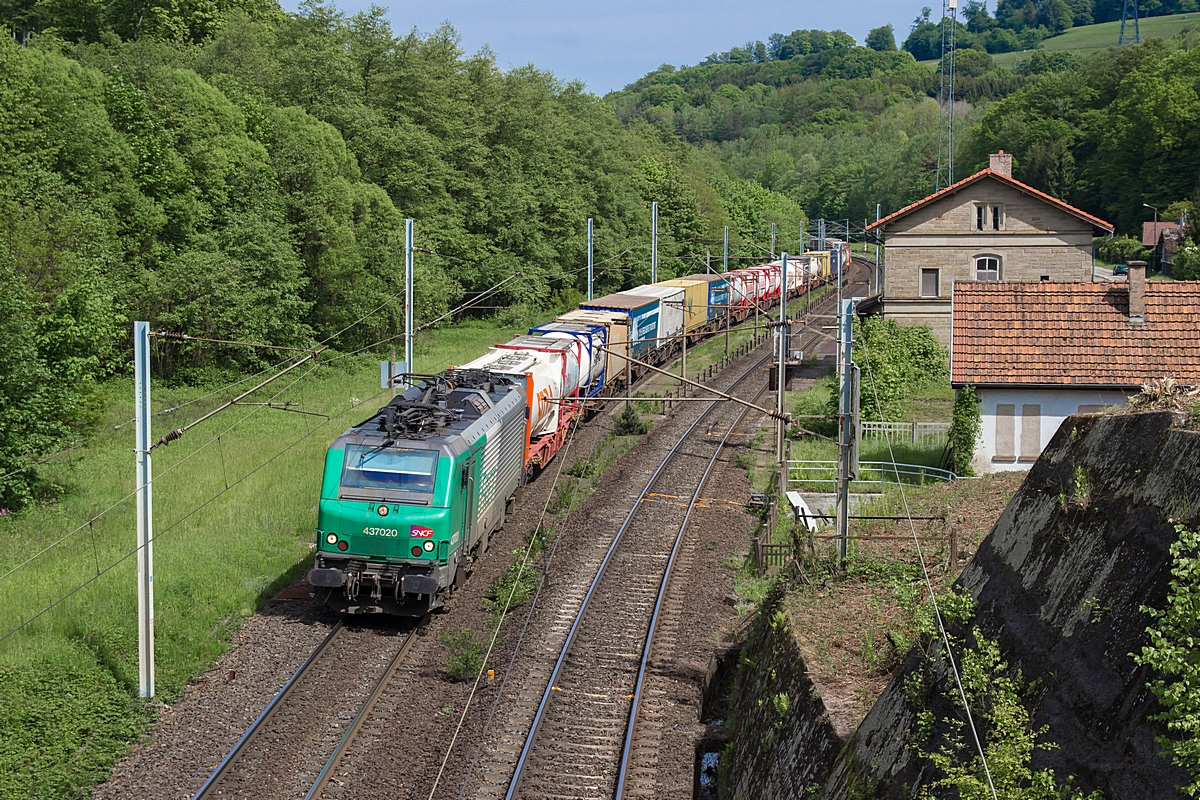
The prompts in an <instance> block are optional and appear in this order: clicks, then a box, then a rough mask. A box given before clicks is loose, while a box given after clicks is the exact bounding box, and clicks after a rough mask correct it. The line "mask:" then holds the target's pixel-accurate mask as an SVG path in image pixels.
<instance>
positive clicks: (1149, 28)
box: [935, 12, 1200, 67]
mask: <svg viewBox="0 0 1200 800" xmlns="http://www.w3.org/2000/svg"><path fill="white" fill-rule="evenodd" d="M1197 25H1200V12H1190V13H1187V14H1172V15H1170V16H1165V17H1146V18H1144V19H1142V20H1141V21H1140V26H1139V27H1140V29H1141V34H1142V41H1143V42H1144V41H1146V40H1147V39H1151V38H1154V37H1160V38H1163V39H1169V38H1171V37H1172V36H1174V35H1175V34H1177V33H1179V31H1180V30H1182V29H1183V28H1185V27H1195V26H1197ZM1126 32H1127V33H1128V32H1129V28H1128V27H1126ZM1120 33H1121V21H1120V20H1117V21H1115V22H1101V23H1098V24H1096V25H1084V26H1082V27H1079V28H1072V29H1071V30H1069V31H1067V32H1066V33H1063V34H1061V35H1059V36H1051V37H1050V38H1049V39H1046V40H1044V41H1043V42H1042V48H1043V49H1045V50H1055V51H1064V50H1065V51H1069V52H1071V53H1074V54H1075V55H1077V56H1081V57H1084V58H1086V57H1087V56H1092V55H1095V54H1096V53H1099V52H1100V51H1102V50H1106V49H1107V48H1109V47H1116V46H1117V39H1118V37H1119V36H1120ZM1029 53H1030V51H1028V50H1026V51H1022V52H1015V53H999V54H997V55H994V56H992V59H993V60H994V61H995V62H996V63H997V64H998V65H1001V66H1005V67H1016V66H1017V64H1019V63H1020V62H1022V61H1024V60H1025V59H1026V58H1029ZM935 63H936V62H935Z"/></svg>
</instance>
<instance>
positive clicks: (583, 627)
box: [505, 357, 767, 798]
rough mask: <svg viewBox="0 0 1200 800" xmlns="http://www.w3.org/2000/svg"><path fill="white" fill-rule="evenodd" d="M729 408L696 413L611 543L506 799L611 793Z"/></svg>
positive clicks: (730, 419) (729, 424) (728, 425)
mask: <svg viewBox="0 0 1200 800" xmlns="http://www.w3.org/2000/svg"><path fill="white" fill-rule="evenodd" d="M766 360H767V357H764V358H762V359H760V360H758V361H757V362H756V363H754V364H753V365H752V366H751V367H750V368H749V369H747V370H745V371H744V372H743V373H742V374H740V375H739V376H737V377H736V378H735V379H734V380H733V381H732V382H731V384H730V388H731V389H732V388H734V387H737V386H738V385H739V384H741V383H743V382H744V381H746V380H747V379H749V378H750V377H751V376H753V375H755V373H758V372H759V371H760V370H759V368H760V367H761V366H762V364H763V363H764V362H765V361H766ZM756 393H757V392H756ZM732 405H733V404H727V403H721V402H719V401H715V402H713V403H712V404H711V405H709V406H708V407H706V408H705V409H704V411H702V412H701V413H700V414H699V416H697V417H696V419H695V421H694V422H692V424H691V425H690V426H689V427H688V428H687V430H686V431H685V432H684V434H683V436H682V437H681V438H680V439H679V441H678V442H677V443H676V444H675V446H674V447H672V448H671V449H670V450H669V451H668V453H667V454H666V457H665V458H664V459H663V460H662V462H661V464H660V465H659V467H658V469H657V470H655V472H654V474H653V475H652V476H651V478H650V480H649V481H647V482H646V484H645V487H644V488H643V490H642V492H641V494H640V496H639V497H638V498H637V501H636V502H635V503H634V505H633V508H631V509H630V511H629V513H628V515H627V516H626V518H625V521H624V523H623V524H622V525H621V527H620V529H619V530H618V531H617V533H616V535H615V536H614V537H613V540H612V543H611V545H610V546H609V548H608V551H607V553H606V554H605V556H604V559H603V560H602V562H601V563H600V565H599V569H598V570H597V572H596V574H595V578H594V579H593V580H592V583H591V585H590V586H589V587H588V590H587V592H586V594H585V595H584V597H583V599H582V602H581V603H580V607H579V611H578V613H577V615H576V617H575V620H574V622H573V623H572V625H571V627H570V629H569V631H568V633H567V636H566V640H565V642H564V644H563V646H562V649H561V650H560V652H559V655H558V657H557V660H556V663H555V665H554V668H553V670H552V671H551V673H550V676H549V680H548V681H547V684H546V686H545V689H544V692H543V694H542V699H541V702H540V703H539V705H538V708H537V710H536V712H535V714H534V719H533V722H532V725H531V729H530V732H529V735H528V736H527V738H526V740H525V745H524V747H523V748H522V750H521V753H520V755H519V757H518V759H517V763H516V765H515V769H514V771H513V776H512V780H511V782H510V784H509V788H508V791H507V793H506V794H505V797H506V798H515V797H529V798H533V797H538V798H542V797H556V798H596V797H611V796H612V795H613V791H614V786H615V785H616V783H617V782H618V780H619V779H620V776H621V774H622V769H621V765H622V763H624V762H625V759H623V757H622V754H623V752H624V751H627V750H628V749H629V747H630V742H628V741H627V736H626V733H627V730H628V723H629V714H630V712H631V710H632V709H633V707H634V703H633V701H634V700H635V699H636V694H637V686H638V683H639V673H644V662H645V651H646V646H647V644H648V637H647V634H648V632H649V631H650V629H651V626H652V624H653V621H656V619H657V618H656V613H655V612H656V611H661V600H662V597H663V594H664V579H665V578H666V577H668V576H669V575H670V571H671V564H672V563H673V560H674V557H675V556H676V555H677V553H678V551H679V543H680V541H681V540H682V535H683V532H684V530H685V529H686V526H687V522H688V520H689V519H690V516H691V513H692V509H693V508H694V506H695V503H696V499H697V498H698V497H699V494H700V490H701V488H702V487H703V483H704V479H705V478H707V476H708V472H709V470H710V469H711V467H712V464H713V463H714V462H715V460H716V457H717V455H718V454H719V452H720V449H721V447H722V445H723V444H724V443H725V441H726V440H727V439H728V436H729V433H730V432H731V431H732V429H733V423H734V422H735V421H736V420H740V418H741V416H742V414H741V411H740V407H739V410H734V409H733V408H730V406H732ZM684 487H686V493H687V495H686V496H688V497H689V499H688V500H687V502H683V503H678V502H646V501H647V499H648V496H649V495H651V494H652V493H654V494H659V495H670V496H671V497H677V496H678V495H679V494H681V490H682V489H684ZM656 489H657V490H660V491H657V492H656V491H655V490H656ZM654 499H655V500H658V499H663V498H654Z"/></svg>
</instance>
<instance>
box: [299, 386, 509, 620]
mask: <svg viewBox="0 0 1200 800" xmlns="http://www.w3.org/2000/svg"><path fill="white" fill-rule="evenodd" d="M525 391H526V386H525V384H524V383H523V382H521V381H518V380H514V379H512V378H510V377H507V376H503V375H495V374H492V373H490V372H486V371H482V370H459V371H453V370H452V371H450V372H447V373H445V374H443V375H438V376H428V377H427V378H425V379H424V381H423V383H421V384H420V385H418V386H415V387H413V388H410V389H408V390H407V391H406V392H404V393H403V394H402V395H400V396H398V397H396V398H395V399H393V400H392V401H391V402H390V403H388V404H387V405H386V406H384V407H383V408H382V409H380V411H379V412H378V413H376V414H374V415H373V416H371V417H370V418H369V419H367V420H365V421H363V422H362V423H361V424H359V425H356V426H355V427H353V428H351V429H350V430H348V431H347V432H346V433H344V434H343V435H342V436H341V437H339V438H338V440H337V441H336V442H334V443H333V445H332V446H331V447H330V448H329V452H328V453H327V454H326V457H325V475H324V478H323V480H322V482H321V499H320V508H319V512H318V518H317V555H316V563H315V565H314V567H313V569H312V570H311V571H310V572H309V574H308V580H309V583H311V584H312V585H313V586H315V587H318V591H320V590H321V589H325V590H328V591H329V596H328V599H327V602H328V603H329V605H330V606H332V607H333V608H334V609H336V610H338V611H341V612H344V613H348V614H371V613H386V614H397V615H402V616H424V615H425V614H427V613H428V612H430V611H432V610H434V609H437V608H439V607H441V606H442V605H443V604H444V603H445V600H446V598H447V596H448V594H449V593H450V592H451V591H453V588H454V587H456V586H460V585H462V582H463V580H464V579H465V577H466V575H467V573H468V572H469V571H470V568H471V564H472V562H473V560H474V559H475V557H476V556H478V555H479V554H480V553H481V552H482V551H484V550H486V549H487V542H488V537H489V536H490V535H491V533H492V532H494V531H495V530H496V529H498V528H499V527H500V526H501V525H502V524H503V522H504V517H505V514H506V513H507V512H508V511H510V510H511V508H512V503H513V502H514V501H515V499H516V493H517V492H518V491H519V488H520V486H521V484H522V482H523V477H524V470H525V455H526V447H527V442H528V439H527V426H528V417H527V414H526V407H527V406H526V399H525Z"/></svg>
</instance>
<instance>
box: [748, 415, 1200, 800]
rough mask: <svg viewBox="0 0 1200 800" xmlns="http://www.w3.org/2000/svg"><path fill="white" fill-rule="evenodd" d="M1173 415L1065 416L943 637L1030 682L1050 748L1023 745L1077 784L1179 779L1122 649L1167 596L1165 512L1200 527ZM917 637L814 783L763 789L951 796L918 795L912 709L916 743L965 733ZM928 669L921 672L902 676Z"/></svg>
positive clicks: (813, 795) (1108, 791) (1195, 459)
mask: <svg viewBox="0 0 1200 800" xmlns="http://www.w3.org/2000/svg"><path fill="white" fill-rule="evenodd" d="M1181 417H1182V415H1178V416H1177V415H1174V414H1172V413H1169V412H1153V413H1144V414H1130V415H1116V414H1110V415H1102V416H1076V417H1072V418H1071V419H1069V420H1067V422H1066V424H1064V425H1063V426H1062V427H1061V428H1060V430H1059V432H1058V435H1056V436H1055V437H1054V439H1053V440H1052V441H1051V442H1050V444H1049V445H1048V446H1047V448H1046V450H1045V452H1044V453H1043V454H1042V457H1041V458H1040V459H1039V460H1038V462H1037V463H1036V464H1035V465H1034V466H1033V468H1032V469H1031V470H1030V472H1029V475H1028V477H1026V479H1025V481H1024V483H1023V484H1022V486H1021V489H1020V491H1018V492H1017V494H1016V495H1015V496H1014V497H1013V499H1012V500H1011V501H1010V502H1009V504H1008V507H1007V508H1005V510H1004V513H1003V514H1002V515H1001V516H1000V519H999V520H998V521H997V522H996V525H995V527H994V528H993V529H992V532H991V533H990V534H989V535H988V537H987V538H986V539H985V540H984V541H983V542H982V544H980V546H979V550H978V552H976V554H975V555H974V557H973V558H972V559H971V562H970V563H969V564H968V565H967V567H966V569H965V570H964V571H963V575H962V577H961V579H960V586H961V587H962V589H965V590H966V591H967V592H969V593H970V594H971V595H972V597H974V599H975V602H976V604H977V612H976V615H975V617H974V618H973V619H971V620H968V621H966V622H965V623H963V624H960V625H952V626H951V631H950V632H951V634H952V635H954V636H956V637H965V636H968V635H970V633H969V632H970V631H971V630H972V629H973V628H974V627H975V626H978V627H979V629H980V630H981V631H982V633H983V635H984V636H985V637H987V638H989V639H992V640H994V641H996V642H997V643H998V644H999V647H1000V655H1001V658H1002V659H1003V660H1004V661H1005V662H1006V663H1008V664H1009V666H1010V668H1011V669H1013V670H1017V669H1019V670H1021V674H1022V675H1023V677H1024V679H1025V680H1026V681H1033V680H1035V679H1036V683H1035V684H1034V688H1033V691H1030V692H1029V693H1028V694H1027V696H1026V698H1025V702H1026V703H1027V704H1028V708H1029V711H1030V714H1031V719H1030V727H1031V728H1032V729H1033V730H1039V729H1040V728H1041V727H1042V726H1043V725H1045V726H1048V727H1049V730H1048V732H1046V733H1044V734H1039V736H1038V741H1039V742H1043V743H1044V742H1054V743H1055V744H1057V745H1058V746H1057V747H1056V748H1054V749H1049V750H1043V749H1039V750H1035V751H1034V752H1033V754H1032V760H1031V764H1030V766H1031V768H1032V769H1033V770H1041V769H1047V768H1048V769H1053V770H1054V774H1055V777H1056V778H1057V780H1058V781H1060V782H1062V781H1065V780H1066V778H1067V776H1074V778H1075V780H1076V787H1075V788H1076V791H1077V793H1078V795H1079V796H1084V795H1088V794H1089V793H1090V792H1092V791H1093V790H1098V791H1099V792H1101V794H1102V796H1103V797H1105V798H1113V799H1114V800H1115V799H1116V798H1120V800H1176V798H1179V797H1181V796H1182V795H1181V794H1180V793H1179V791H1178V790H1177V789H1176V788H1175V787H1176V786H1178V785H1181V784H1184V783H1186V782H1187V781H1188V775H1187V773H1186V771H1184V770H1183V769H1182V768H1180V767H1177V766H1174V765H1172V763H1171V761H1170V759H1168V758H1163V757H1162V755H1161V747H1160V746H1159V744H1158V742H1156V741H1155V739H1156V737H1158V736H1164V735H1166V733H1167V731H1166V727H1165V724H1164V723H1162V722H1158V721H1155V720H1154V719H1153V717H1154V715H1155V714H1157V713H1158V712H1160V711H1161V710H1162V709H1161V707H1160V706H1159V704H1158V702H1157V701H1156V700H1155V698H1154V696H1153V695H1152V694H1151V693H1150V692H1149V691H1148V690H1147V688H1146V683H1147V681H1149V680H1151V679H1152V678H1153V677H1154V674H1153V673H1152V672H1151V671H1150V670H1148V669H1147V668H1145V667H1139V666H1138V665H1137V664H1135V663H1134V660H1133V658H1132V656H1131V655H1130V654H1131V653H1136V652H1140V651H1141V649H1142V647H1143V646H1144V645H1146V644H1148V643H1149V641H1150V638H1149V636H1148V635H1147V633H1146V626H1147V625H1149V624H1150V622H1151V619H1150V617H1149V615H1148V614H1146V613H1144V612H1143V611H1142V610H1141V608H1142V607H1143V606H1150V607H1152V608H1163V607H1164V605H1165V604H1166V598H1167V587H1168V584H1169V582H1170V581H1171V578H1172V576H1171V556H1170V552H1169V548H1170V545H1171V544H1172V543H1173V542H1174V541H1176V540H1177V538H1178V537H1177V534H1176V533H1175V530H1174V521H1175V520H1178V521H1180V522H1182V523H1184V524H1186V525H1189V526H1191V527H1195V526H1196V525H1197V524H1200V499H1197V494H1196V491H1195V484H1196V476H1197V475H1200V432H1197V431H1190V430H1183V429H1181V428H1180V427H1179V422H1180V418H1181ZM927 647H928V652H929V653H930V654H931V656H927V655H926V653H925V652H922V651H921V650H920V649H919V648H914V649H913V651H912V652H911V653H910V654H909V656H908V658H906V659H905V662H904V664H903V665H902V666H901V667H900V669H899V670H897V672H896V673H895V674H894V675H893V676H892V680H891V682H890V683H889V684H888V687H887V689H885V690H884V692H883V695H882V696H880V698H879V700H878V701H877V702H876V704H875V706H874V707H873V708H872V709H871V711H870V712H869V713H868V714H867V717H866V719H864V720H863V723H862V725H861V726H859V729H858V731H857V732H855V734H854V736H853V737H852V738H851V740H850V741H849V742H848V743H847V745H846V747H845V748H843V750H842V752H841V753H839V754H838V758H837V760H836V761H835V763H834V767H833V769H832V771H831V772H830V774H829V777H828V778H827V779H826V781H825V783H824V785H823V786H822V787H821V788H820V789H819V790H816V791H812V790H811V789H807V788H806V790H805V791H804V792H802V793H795V794H791V795H774V796H773V797H778V798H788V800H791V799H792V798H794V800H852V799H853V800H860V798H865V797H870V798H887V799H888V800H917V798H919V797H929V796H934V797H943V796H947V795H945V794H942V793H936V792H935V793H933V794H932V795H930V794H927V793H925V792H924V790H923V789H922V787H924V786H928V785H929V784H931V783H932V782H933V781H935V780H936V779H937V778H938V777H939V776H938V774H937V772H936V770H935V769H934V768H933V766H932V765H931V764H930V763H929V762H928V761H927V760H925V759H923V758H921V757H920V756H919V754H918V753H917V752H916V749H915V748H914V747H912V746H910V743H911V742H913V741H914V737H916V736H917V735H918V734H917V714H918V712H919V711H928V712H929V713H930V714H931V715H932V719H933V720H934V724H933V726H932V729H931V730H929V731H928V738H927V739H926V740H925V744H924V747H925V748H926V749H927V750H929V751H936V750H937V749H938V748H940V747H944V746H947V742H948V741H949V740H950V737H952V736H954V735H963V731H962V729H961V728H960V727H957V726H956V725H955V724H954V723H955V722H957V721H959V720H960V719H961V716H962V708H961V705H960V701H959V698H958V693H957V689H956V687H955V685H954V683H953V681H952V680H951V678H950V675H949V667H948V666H947V665H946V662H945V659H944V658H943V657H942V656H941V655H940V650H939V647H938V645H937V644H936V643H934V642H930V643H928V644H927ZM931 657H932V659H933V660H932V661H930V658H931ZM924 670H932V676H933V678H934V683H933V684H932V685H928V684H922V683H920V682H915V681H913V680H910V679H911V678H913V677H914V676H918V675H921V674H924V675H929V674H930V673H923V672H922V671H924ZM922 686H924V687H925V689H924V691H921V692H920V693H917V692H914V691H912V690H913V689H914V688H921V687H922ZM959 725H961V723H959ZM984 735H985V736H986V735H987V734H986V727H985V728H984ZM968 752H969V749H968ZM968 757H969V756H968ZM964 760H965V759H964ZM950 796H953V795H950ZM742 797H743V800H754V799H755V798H757V797H763V798H765V797H766V795H751V794H746V795H742Z"/></svg>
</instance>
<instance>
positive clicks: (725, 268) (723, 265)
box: [721, 225, 729, 272]
mask: <svg viewBox="0 0 1200 800" xmlns="http://www.w3.org/2000/svg"><path fill="white" fill-rule="evenodd" d="M724 253H725V255H724V256H723V257H722V260H721V272H729V226H728V225H726V226H725V250H724Z"/></svg>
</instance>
